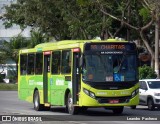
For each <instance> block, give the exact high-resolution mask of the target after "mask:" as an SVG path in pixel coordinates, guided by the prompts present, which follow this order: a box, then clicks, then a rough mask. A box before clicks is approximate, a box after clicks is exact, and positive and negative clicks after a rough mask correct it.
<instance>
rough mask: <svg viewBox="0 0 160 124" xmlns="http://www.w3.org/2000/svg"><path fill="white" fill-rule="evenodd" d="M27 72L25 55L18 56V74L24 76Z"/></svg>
mask: <svg viewBox="0 0 160 124" xmlns="http://www.w3.org/2000/svg"><path fill="white" fill-rule="evenodd" d="M26 72H27V54H23V55H20V74H21V75H26Z"/></svg>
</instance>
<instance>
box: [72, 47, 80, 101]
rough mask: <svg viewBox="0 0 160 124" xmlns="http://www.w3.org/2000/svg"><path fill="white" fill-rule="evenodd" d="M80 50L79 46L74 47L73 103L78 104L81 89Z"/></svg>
mask: <svg viewBox="0 0 160 124" xmlns="http://www.w3.org/2000/svg"><path fill="white" fill-rule="evenodd" d="M79 52H80V49H79V48H76V49H73V70H72V91H73V93H72V95H73V96H72V98H73V104H77V101H78V93H79V90H80V68H79V61H80V53H79Z"/></svg>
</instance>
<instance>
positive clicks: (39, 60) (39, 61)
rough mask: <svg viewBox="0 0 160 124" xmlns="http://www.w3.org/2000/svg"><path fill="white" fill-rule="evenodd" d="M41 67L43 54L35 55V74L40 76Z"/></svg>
mask: <svg viewBox="0 0 160 124" xmlns="http://www.w3.org/2000/svg"><path fill="white" fill-rule="evenodd" d="M42 67H43V54H42V53H37V54H36V62H35V74H42Z"/></svg>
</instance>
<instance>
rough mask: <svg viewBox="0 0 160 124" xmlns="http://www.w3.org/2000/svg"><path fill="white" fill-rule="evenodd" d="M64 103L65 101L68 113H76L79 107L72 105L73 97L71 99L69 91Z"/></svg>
mask: <svg viewBox="0 0 160 124" xmlns="http://www.w3.org/2000/svg"><path fill="white" fill-rule="evenodd" d="M66 103H67V105H66V109H67V111H68V113H69V114H71V115H75V114H78V112H79V107H78V106H74V105H73V99H72V96H71V93H68V97H67V102H66Z"/></svg>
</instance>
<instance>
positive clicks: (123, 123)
mask: <svg viewBox="0 0 160 124" xmlns="http://www.w3.org/2000/svg"><path fill="white" fill-rule="evenodd" d="M0 115H1V117H0V120H2V116H4V117H6V116H8V115H9V116H11V118H12V121H16V119H17V118H19V119H20V120H18V122H17V121H16V123H20V121H27V122H26V123H28V121H32V120H34V119H35V120H36V119H37V120H38V121H41V120H42V122H38V123H45V124H46V123H52V124H53V123H55V124H106V123H107V124H128V123H131V124H135V121H136V123H139V124H143V123H144V124H147V123H148V124H150V123H152V124H156V123H157V124H159V122H160V110H155V111H149V110H148V109H147V107H144V106H138V107H137V109H135V110H132V109H130V108H129V107H125V109H124V111H123V113H122V115H120V116H118V115H114V114H113V113H112V111H110V110H105V109H103V108H90V109H88V110H87V111H85V112H82V113H80V114H78V115H74V116H72V115H68V114H67V113H65V109H64V108H55V107H52V108H51V110H50V111H38V112H37V111H35V110H34V109H33V104H32V103H28V102H26V101H21V100H19V99H18V96H17V91H0ZM3 119H4V118H3ZM28 119H29V120H28ZM131 119H133V120H131ZM139 119H140V120H139ZM145 119H149V120H145ZM151 119H158V120H159V121H154V120H151ZM48 120H49V121H48ZM151 121H152V122H151ZM0 123H1V122H0ZM3 123H4V122H3ZM5 123H6V122H5ZM7 123H12V122H7ZM14 123H15V122H14ZM29 123H35V122H29Z"/></svg>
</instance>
